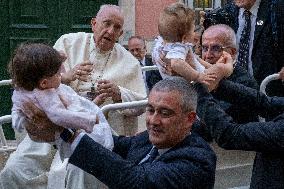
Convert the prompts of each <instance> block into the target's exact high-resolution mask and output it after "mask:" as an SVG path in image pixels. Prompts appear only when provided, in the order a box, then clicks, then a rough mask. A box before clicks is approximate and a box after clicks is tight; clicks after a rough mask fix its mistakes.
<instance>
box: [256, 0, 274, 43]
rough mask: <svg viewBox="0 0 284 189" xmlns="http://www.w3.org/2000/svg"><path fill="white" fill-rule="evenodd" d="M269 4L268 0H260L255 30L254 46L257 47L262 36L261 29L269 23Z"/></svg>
mask: <svg viewBox="0 0 284 189" xmlns="http://www.w3.org/2000/svg"><path fill="white" fill-rule="evenodd" d="M269 10H270V9H269V6H268V2H267V1H265V0H262V1H261V2H260V5H259V8H258V12H257V18H256V24H255V32H254V41H253V46H254V47H256V43H257V41H258V38H259V37H260V34H261V31H262V29H263V28H264V26H265V25H266V24H267V23H266V22H268V19H269V18H270V16H269V12H270V11H269Z"/></svg>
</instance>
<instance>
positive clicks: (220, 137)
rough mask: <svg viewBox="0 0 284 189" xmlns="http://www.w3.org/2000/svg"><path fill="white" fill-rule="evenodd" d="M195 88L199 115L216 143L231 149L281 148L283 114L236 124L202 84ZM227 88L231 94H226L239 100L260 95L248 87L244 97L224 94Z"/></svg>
mask: <svg viewBox="0 0 284 189" xmlns="http://www.w3.org/2000/svg"><path fill="white" fill-rule="evenodd" d="M197 90H198V95H199V97H198V115H199V116H200V119H201V121H203V122H205V124H206V125H207V126H209V127H210V132H211V134H212V136H213V137H214V139H215V140H216V142H217V143H218V145H219V146H221V147H222V148H225V149H231V150H233V149H234V150H251V151H259V152H276V153H280V152H283V151H284V127H283V124H284V119H283V114H282V115H280V116H278V118H276V119H275V120H274V121H270V122H250V123H247V124H237V123H235V122H234V121H233V119H232V118H231V117H230V116H229V115H227V114H226V113H225V112H224V111H223V110H222V109H221V108H220V106H219V105H218V104H217V103H216V101H215V100H214V99H213V97H212V95H211V94H210V93H208V91H207V89H205V87H203V86H202V85H201V84H199V85H197ZM228 91H230V93H229V94H227V95H229V96H231V98H233V99H234V98H235V96H239V97H240V98H239V100H244V99H246V100H248V99H250V98H249V97H256V96H255V95H257V94H259V93H257V92H256V91H254V90H247V94H246V96H243V94H238V95H235V96H233V95H231V92H232V91H231V90H229V89H227V91H226V93H227V92H228ZM223 92H224V91H223ZM224 93H225V92H224ZM232 93H233V92H232ZM241 97H242V98H241ZM251 100H253V99H251ZM255 102H256V103H258V100H255ZM268 102H269V100H268V101H267V103H268ZM249 103H252V102H249Z"/></svg>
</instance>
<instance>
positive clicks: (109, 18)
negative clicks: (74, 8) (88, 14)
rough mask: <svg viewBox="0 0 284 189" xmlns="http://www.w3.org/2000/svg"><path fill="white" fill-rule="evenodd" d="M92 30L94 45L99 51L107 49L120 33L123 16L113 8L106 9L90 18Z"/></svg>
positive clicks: (109, 48)
mask: <svg viewBox="0 0 284 189" xmlns="http://www.w3.org/2000/svg"><path fill="white" fill-rule="evenodd" d="M91 24H92V30H93V32H94V38H95V42H96V46H97V47H98V48H99V49H100V50H101V51H109V50H112V48H113V47H114V44H115V42H116V41H117V40H118V38H119V37H120V36H121V35H122V33H123V30H122V27H123V17H122V16H121V15H120V14H119V12H118V11H116V10H114V9H106V10H105V11H104V12H102V13H101V15H100V16H99V17H97V18H93V19H92V22H91Z"/></svg>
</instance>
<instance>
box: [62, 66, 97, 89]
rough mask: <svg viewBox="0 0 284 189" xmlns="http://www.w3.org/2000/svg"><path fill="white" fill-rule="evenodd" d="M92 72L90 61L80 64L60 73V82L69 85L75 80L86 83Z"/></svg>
mask: <svg viewBox="0 0 284 189" xmlns="http://www.w3.org/2000/svg"><path fill="white" fill-rule="evenodd" d="M92 71H93V64H91V62H90V61H84V62H83V63H82V64H78V65H76V66H75V67H74V68H73V69H71V70H70V71H68V72H65V73H62V75H61V81H62V83H64V84H69V83H70V82H71V81H74V80H76V79H78V80H80V81H85V82H86V81H87V80H88V78H89V77H90V75H91V72H92Z"/></svg>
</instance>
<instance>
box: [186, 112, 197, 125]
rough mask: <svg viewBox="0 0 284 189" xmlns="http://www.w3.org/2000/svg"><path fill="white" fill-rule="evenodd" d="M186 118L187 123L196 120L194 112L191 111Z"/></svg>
mask: <svg viewBox="0 0 284 189" xmlns="http://www.w3.org/2000/svg"><path fill="white" fill-rule="evenodd" d="M187 118H188V121H189V122H191V123H194V122H195V120H196V112H193V111H191V112H189V113H188V115H187Z"/></svg>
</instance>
